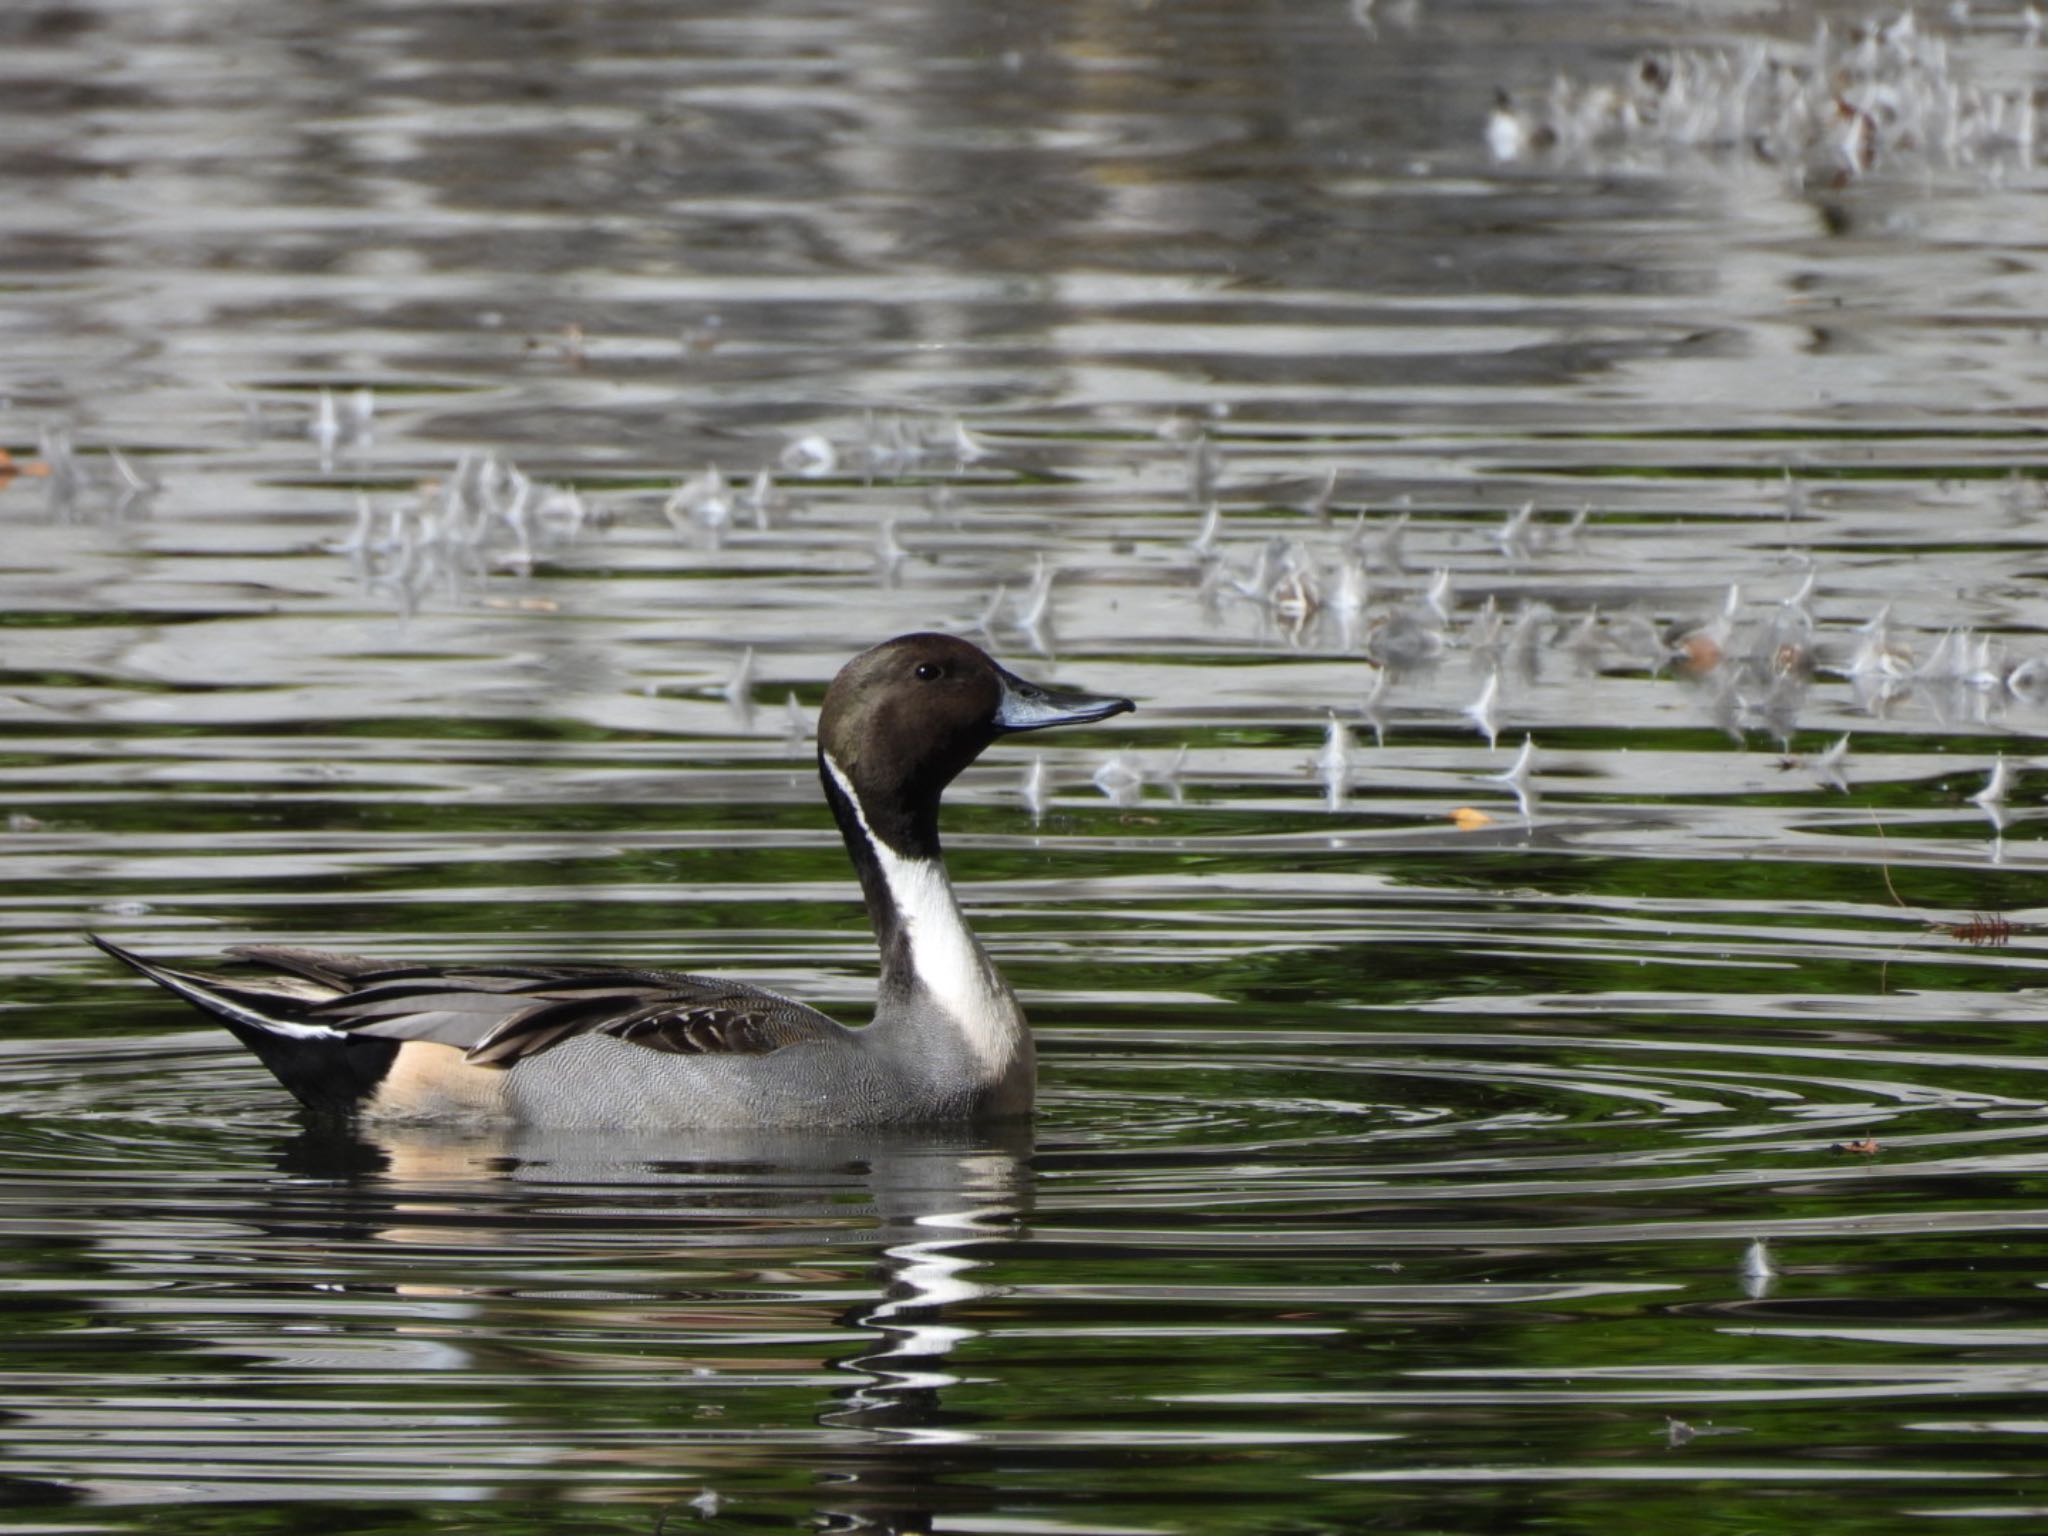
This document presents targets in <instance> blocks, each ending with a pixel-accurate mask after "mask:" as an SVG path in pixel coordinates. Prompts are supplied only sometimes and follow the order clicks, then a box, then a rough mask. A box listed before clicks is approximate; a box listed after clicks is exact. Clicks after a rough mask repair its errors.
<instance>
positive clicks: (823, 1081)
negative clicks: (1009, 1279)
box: [87, 633, 1136, 1132]
mask: <svg viewBox="0 0 2048 1536" xmlns="http://www.w3.org/2000/svg"><path fill="white" fill-rule="evenodd" d="M1135 707H1136V706H1135V705H1134V704H1133V703H1132V701H1131V700H1129V699H1127V698H1120V697H1115V696H1111V695H1105V694H1092V693H1085V692H1080V691H1076V690H1072V689H1064V688H1055V687H1049V686H1041V685H1039V684H1036V683H1030V682H1026V681H1025V680H1024V679H1022V678H1020V677H1017V676H1016V675H1014V674H1013V673H1011V672H1009V671H1008V670H1006V669H1005V668H1004V667H1002V666H1001V665H999V664H998V663H997V662H996V661H995V660H994V659H993V658H992V657H990V656H989V655H987V654H986V653H985V652H983V651H982V650H981V649H980V648H979V647H977V646H975V645H972V644H970V643H969V642H967V641H965V640H961V639H958V638H956V637H954V636H951V635H945V634H937V633H918V634H909V635H900V636H898V637H897V638H895V639H893V640H889V641H886V642H885V643H883V644H881V645H878V646H875V647H874V648H872V649H870V650H867V651H863V652H862V653H861V654H860V655H858V656H856V657H854V658H853V659H852V660H851V661H849V662H847V663H846V665H845V666H844V667H843V668H842V669H841V670H840V672H839V674H838V675H837V676H836V677H835V678H834V679H833V681H832V684H831V687H830V688H829V689H828V690H827V692H826V694H825V702H824V707H823V710H822V712H821V713H820V715H819V717H818V730H817V741H818V776H819V779H820V782H821V784H822V786H823V789H824V795H825V801H826V803H827V805H828V806H829V807H830V808H831V812H832V816H833V819H834V820H835V821H836V822H837V823H838V827H839V832H840V835H841V837H842V838H844V840H845V843H846V851H847V854H848V856H849V857H850V858H851V860H852V862H853V866H854V870H855V873H856V874H857V875H858V877H859V880H860V888H861V894H862V897H863V898H864V900H865V902H866V905H867V912H868V918H869V921H870V923H871V925H872V926H873V929H874V934H875V942H876V944H877V946H878V948H879V949H880V952H881V975H880V984H879V987H878V990H877V994H876V1006H875V1011H874V1014H873V1017H872V1018H871V1020H870V1021H869V1022H868V1023H867V1024H866V1025H864V1026H862V1027H860V1028H848V1027H846V1026H845V1025H842V1024H840V1023H839V1022H837V1021H836V1020H834V1019H832V1018H830V1017H829V1016H827V1015H826V1014H824V1013H821V1012H820V1011H818V1010H817V1009H815V1008H813V1007H810V1006H809V1005H807V1004H805V1003H802V1002H798V1001H796V1000H795V999H792V998H788V997H783V996H780V995H778V994H776V993H774V992H769V991H765V990H763V989H761V988H759V987H754V986H750V985H748V984H746V983H744V982H738V981H727V980H721V979H718V978H715V977H709V976H697V975H688V974H684V973H682V972H678V971H669V970H656V969H639V968H634V967H630V966H616V965H610V964H603V963H591V962H574V963H571V962H558V961H552V960H544V961H504V962H499V961H494V960H482V961H476V962H472V963H461V964H454V965H431V964H413V963H404V962H394V961H391V960H380V959H375V958H371V957H366V956H361V955H350V954H336V953H331V952H328V951H325V950H319V949H303V948H298V947H296V946H288V945H268V944H265V945H244V946H239V947H236V948H233V949H230V950H228V951H227V955H228V957H229V958H231V959H234V960H237V961H240V962H242V963H243V965H242V968H241V969H240V970H237V971H234V972H232V973H224V974H214V973H212V972H210V971H198V970H186V969H183V968H182V967H178V966H172V965H168V964H163V963H160V962H159V961H157V960H153V959H149V958H145V957H144V956H142V955H139V954H137V953H135V952H133V951H131V950H129V949H126V948H124V947H122V946H121V945H119V944H116V943H114V942H113V941H111V940H109V939H107V938H105V937H103V936H100V935H97V934H92V935H88V936H87V937H88V938H89V939H90V940H91V942H92V943H94V944H96V945H98V946H99V947H100V949H102V950H104V951H105V952H106V953H107V954H109V955H111V956H112V957H114V958H115V959H117V960H119V961H121V962H122V963H124V964H126V965H128V966H130V967H131V968H133V969H134V970H135V971H137V972H139V973H140V974H141V975H143V976H146V977H147V978H149V980H151V981H153V982H155V983H157V984H158V985H159V986H161V987H163V988H165V989H166V990H168V991H170V992H172V993H174V994H176V995H177V996H178V997H180V998H183V999H184V1000H185V1001H186V1002H188V1003H191V1004H193V1005H195V1006H196V1007H198V1008H200V1009H201V1010H203V1011H204V1012H205V1013H207V1014H208V1015H210V1016H211V1017H213V1018H214V1019H216V1020H217V1021H218V1022H219V1023H221V1024H223V1025H225V1026H226V1027H227V1029H228V1031H229V1032H230V1033H231V1034H232V1035H234V1037H235V1038H236V1039H237V1040H238V1041H240V1042H241V1044H242V1045H244V1046H245V1047H247V1048H248V1049H249V1050H250V1051H252V1052H253V1053H254V1054H255V1055H256V1057H257V1058H258V1059H259V1060H260V1061H261V1062H262V1063H263V1064H264V1066H266V1067H268V1068H269V1069H270V1071H271V1073H272V1074H273V1075H274V1076H275V1077H276V1078H277V1080H278V1081H279V1082H280V1083H281V1084H283V1086H284V1087H285V1088H286V1089H287V1090H289V1091H290V1093H291V1094H292V1095H293V1097H294V1098H296V1099H297V1100H298V1102H299V1103H300V1104H301V1105H302V1106H304V1107H305V1109H306V1110H308V1111H311V1112H313V1113H314V1114H316V1115H322V1116H342V1117H351V1118H357V1119H367V1120H373V1121H385V1122H414V1123H443V1122H448V1123H453V1122H485V1123H495V1124H510V1125H517V1126H526V1127H535V1128H563V1129H569V1128H576V1129H619V1130H631V1131H639V1132H648V1131H661V1132H666V1131H678V1130H689V1129H703V1130H720V1131H736V1130H778V1131H789V1130H803V1129H820V1130H825V1129H846V1128H875V1127H886V1126H892V1125H902V1126H916V1125H933V1124H943V1123H949V1122H966V1121H984V1120H1003V1119H1016V1118H1022V1117H1025V1116H1028V1115H1029V1114H1030V1113H1031V1111H1032V1107H1033V1100H1034V1097H1035V1092H1036V1077H1037V1064H1036V1055H1035V1051H1034V1048H1033V1045H1032V1037H1031V1030H1030V1026H1029V1025H1028V1023H1027V1022H1026V1020H1025V1017H1024V1010H1023V1008H1022V1006H1021V1005H1020V1004H1019V1003H1018V1000H1017V994H1016V993H1015V992H1014V991H1013V990H1012V989H1011V987H1010V985H1009V983H1008V982H1007V981H1005V980H1004V979H1003V975H1002V973H1001V972H1000V971H999V970H997V969H996V966H995V964H994V962H993V961H992V960H991V959H990V958H989V955H988V952H987V951H986V950H985V949H984V948H983V947H982V945H981V943H980V941H979V940H978V939H977V938H976V937H975V936H974V933H973V931H972V929H970V928H969V927H968V924H967V919H966V917H965V915H964V914H963V913H962V911H961V909H960V904H959V901H958V899H957V898H956V896H955V894H954V891H953V886H952V882H951V881H950V879H949V878H948V877H947V873H946V864H945V858H944V855H943V853H942V851H941V849H940V846H939V800H940V797H941V795H942V794H943V793H944V791H945V789H946V787H947V786H948V785H949V784H951V783H952V782H953V780H954V779H955V778H956V777H958V775H959V774H960V772H961V771H962V770H963V769H965V768H966V767H967V766H968V764H970V763H972V762H973V761H974V760H975V759H976V758H977V757H979V756H980V755H981V753H982V752H983V751H984V750H986V749H987V748H988V747H989V746H990V745H991V744H992V743H994V742H995V741H996V740H998V739H999V738H1002V737H1005V736H1009V735H1012V734H1015V733H1018V732H1024V731H1037V730H1043V729H1046V728H1048V727H1052V726H1062V725H1085V724H1091V723H1093V722H1096V721H1100V720H1105V719H1108V718H1110V717H1111V716H1114V715H1120V714H1123V713H1125V712H1127V711H1129V710H1132V709H1134V708H1135Z"/></svg>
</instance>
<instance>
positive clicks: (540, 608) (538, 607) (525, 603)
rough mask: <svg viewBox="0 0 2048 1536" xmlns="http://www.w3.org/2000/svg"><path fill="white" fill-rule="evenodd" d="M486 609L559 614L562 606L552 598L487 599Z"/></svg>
mask: <svg viewBox="0 0 2048 1536" xmlns="http://www.w3.org/2000/svg"><path fill="white" fill-rule="evenodd" d="M484 606H485V607H486V608H505V609H509V610H511V611H512V612H514V613H560V612H561V611H562V605H561V604H560V603H558V602H556V601H555V600H554V599H553V598H552V597H487V598H485V599H484Z"/></svg>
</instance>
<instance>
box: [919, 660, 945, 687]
mask: <svg viewBox="0 0 2048 1536" xmlns="http://www.w3.org/2000/svg"><path fill="white" fill-rule="evenodd" d="M944 673H945V668H943V667H941V666H940V665H939V664H938V663H937V662H935V661H920V662H919V663H918V664H917V680H918V681H919V682H920V683H928V682H930V681H931V680H932V679H933V678H935V677H941V676H943V675H944Z"/></svg>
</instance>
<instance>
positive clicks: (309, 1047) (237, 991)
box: [86, 933, 400, 1114]
mask: <svg viewBox="0 0 2048 1536" xmlns="http://www.w3.org/2000/svg"><path fill="white" fill-rule="evenodd" d="M86 937H87V938H88V939H90V940H91V941H92V942H93V943H94V944H96V945H98V946H99V948H101V949H102V950H104V951H105V952H106V953H107V954H110V955H112V956H113V957H114V958H115V959H116V960H119V961H120V962H121V963H122V964H123V965H125V966H128V967H130V968H131V969H133V970H135V971H137V972H140V973H141V974H142V975H144V976H147V977H148V978H149V979H150V980H151V981H153V982H155V983H156V984H157V985H158V986H160V987H162V988H163V989H164V990H165V991H167V992H174V993H176V994H177V995H178V996H179V997H182V998H183V999H184V1000H185V1001H186V1002H188V1003H190V1004H192V1006H193V1007H195V1008H198V1009H200V1010H201V1011H203V1012H205V1013H206V1014H208V1015H209V1016H211V1017H212V1018H214V1019H215V1020H217V1021H219V1022H220V1023H222V1024H224V1025H226V1026H227V1029H228V1032H229V1033H230V1034H232V1035H233V1036H234V1037H235V1038H236V1039H237V1040H239V1041H241V1042H242V1044H243V1045H245V1046H247V1047H248V1048H249V1050H250V1051H252V1052H254V1053H255V1056H256V1059H257V1060H258V1061H260V1062H262V1063H263V1065H264V1066H266V1067H268V1068H270V1071H271V1074H272V1075H273V1076H274V1077H276V1079H277V1080H278V1081H279V1082H280V1083H283V1084H284V1085H285V1087H286V1088H288V1089H289V1090H291V1095H292V1097H293V1098H295V1099H297V1100H298V1101H299V1102H300V1103H301V1104H303V1105H305V1106H306V1108H308V1109H311V1110H316V1111H319V1112H320V1113H322V1114H347V1113H349V1112H350V1111H351V1110H353V1109H355V1108H356V1107H357V1106H358V1105H360V1104H361V1103H362V1102H363V1101H364V1100H365V1099H367V1098H368V1097H369V1096H370V1095H371V1094H373V1093H375V1092H376V1091H377V1085H378V1084H379V1083H381V1082H383V1081H384V1076H385V1074H386V1073H388V1072H389V1071H390V1070H391V1063H392V1062H393V1061H394V1060H395V1059H396V1058H397V1056H398V1048H399V1045H400V1042H399V1041H396V1040H379V1039H375V1038H373V1037H370V1036H366V1035H352V1034H349V1033H348V1032H347V1031H345V1030H339V1029H334V1028H331V1027H329V1026H327V1025H325V1024H318V1023H313V1022H311V1021H309V1020H307V1019H306V1018H305V1017H304V1015H305V1012H306V1008H307V1005H308V1003H309V1001H311V999H309V998H308V996H307V995H306V994H305V991H304V987H303V984H298V985H294V984H292V983H288V982H287V983H279V982H276V981H272V982H270V983H268V984H267V985H266V984H265V983H264V982H263V981H260V980H251V981H239V980H236V979H235V978H233V977H226V976H208V975H204V974H202V973H200V972H197V971H174V970H172V969H170V968H169V967H168V966H162V965H157V964H156V963H154V962H153V961H149V960H145V959H143V958H142V957H141V956H140V955H138V954H136V953H135V952H134V951H132V950H127V949H123V948H122V947H121V946H120V945H118V944H116V943H114V942H112V941H111V940H108V939H103V938H101V937H100V936H99V935H98V934H96V933H89V934H87V935H86Z"/></svg>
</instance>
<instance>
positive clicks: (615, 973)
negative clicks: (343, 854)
mask: <svg viewBox="0 0 2048 1536" xmlns="http://www.w3.org/2000/svg"><path fill="white" fill-rule="evenodd" d="M236 954H237V956H238V957H239V958H242V959H246V960H252V961H255V962H257V963H259V964H263V965H268V966H271V967H273V968H275V969H277V970H281V971H284V972H286V973H287V975H288V976H290V977H293V978H300V979H302V981H303V982H306V983H312V984H313V988H312V989H309V990H315V991H317V990H318V989H320V988H331V989H332V992H331V994H330V995H327V996H325V997H317V996H316V997H307V998H305V999H303V1005H302V1006H301V1007H300V1008H299V1009H298V1010H297V1012H298V1016H299V1017H300V1018H302V1019H304V1020H305V1021H306V1022H307V1023H315V1024H321V1025H325V1026H326V1027H328V1028H330V1029H341V1030H347V1031H349V1032H350V1033H352V1034H359V1035H364V1036H368V1037H373V1038H376V1039H382V1040H426V1041H432V1042H434V1043H436V1044H440V1045H451V1046H454V1047H456V1048H457V1049H459V1050H461V1051H463V1052H464V1053H465V1054H466V1055H467V1057H468V1059H469V1060H470V1061H471V1062H473V1063H475V1064H477V1065H479V1066H490V1067H509V1066H512V1065H513V1064H514V1063H516V1062H520V1061H524V1060H526V1059H527V1058H528V1057H532V1056H538V1055H539V1054H540V1053H541V1052H543V1051H547V1050H552V1049H553V1048H554V1047H555V1046H558V1045H560V1044H561V1043H562V1042H563V1041H565V1040H571V1039H574V1038H575V1037H576V1036H578V1035H587V1034H605V1035H611V1036H613V1037H614V1038H616V1039H619V1040H623V1041H626V1042H627V1043H629V1044H632V1045H638V1046H641V1047H643V1048H645V1049H647V1050H651V1051H660V1052H664V1053H666V1054H670V1055H723V1054H733V1055H763V1054H766V1053H767V1052H769V1051H779V1050H781V1049H783V1048H784V1047H786V1046H791V1045H799V1044H802V1043H803V1042H805V1041H808V1040H816V1039H821V1038H824V1037H826V1036H829V1035H837V1034H839V1033H840V1032H841V1031H840V1026H839V1025H838V1024H836V1023H834V1022H833V1021H832V1020H831V1019H829V1018H827V1017H826V1016H825V1015H824V1014H822V1013H820V1012H818V1011H817V1010H816V1009H815V1008H807V1007H805V1006H804V1005H803V1004H802V1003H797V1002H792V1001H790V1000H789V999H788V998H786V997H778V996H776V995H775V994H774V993H772V992H764V991H762V990H761V989H760V988H758V987H750V986H747V985H745V984H744V983H741V982H735V981H722V980H719V979H718V978H716V977H710V976H689V975H684V974H683V973H681V972H677V971H650V970H635V969H629V968H626V967H620V966H606V965H575V964H557V965H495V964H491V963H488V962H487V963H484V964H479V965H470V966H460V967H445V968H443V967H435V966H423V965H394V964H392V963H390V962H388V961H370V960H364V959H361V958H359V957H357V956H354V955H337V954H330V953H327V952H325V951H322V950H307V949H292V948H283V947H271V946H262V947H258V946H249V947H247V948H244V949H241V950H239V951H236ZM299 984H301V983H300V982H294V983H292V985H299Z"/></svg>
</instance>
